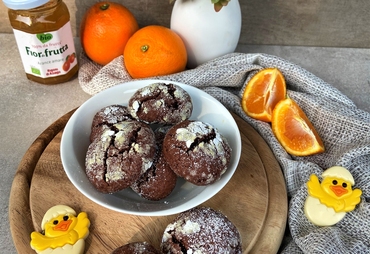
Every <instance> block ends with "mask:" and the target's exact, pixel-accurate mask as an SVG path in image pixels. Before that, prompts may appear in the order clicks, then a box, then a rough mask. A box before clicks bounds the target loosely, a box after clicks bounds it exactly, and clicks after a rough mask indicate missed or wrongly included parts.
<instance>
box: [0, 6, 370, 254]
mask: <svg viewBox="0 0 370 254" xmlns="http://www.w3.org/2000/svg"><path fill="white" fill-rule="evenodd" d="M232 1H233V0H232ZM94 2H96V1H89V0H83V1H71V0H67V1H66V3H67V5H68V7H69V9H70V12H71V17H72V18H71V20H72V25H73V30H74V33H75V35H78V32H77V31H78V29H76V27H78V26H79V22H80V19H81V15H82V13H83V12H84V11H85V10H86V9H87V6H90V5H91V4H92V3H94ZM121 2H122V3H123V4H125V5H126V6H127V7H128V8H130V9H131V10H132V12H133V13H134V14H135V15H136V16H137V19H138V20H139V23H140V25H141V26H143V25H147V24H162V25H165V26H168V24H169V19H170V12H171V8H172V6H171V5H170V4H168V1H167V0H163V1H148V0H145V1H144V0H138V1H121ZM240 3H241V6H242V13H243V27H242V34H241V38H240V41H239V43H240V44H239V46H238V48H237V50H236V51H238V52H245V53H267V54H272V55H277V56H280V57H282V58H285V59H287V60H289V61H291V62H293V63H295V64H298V65H300V66H302V67H303V68H305V69H307V70H308V71H310V72H312V73H313V74H315V75H316V76H318V77H320V78H322V79H323V80H325V81H326V82H328V83H329V84H332V85H333V86H335V87H336V88H338V89H339V90H340V91H341V92H343V93H344V94H345V95H347V96H348V97H349V98H350V99H352V100H353V101H354V102H355V104H356V105H357V106H358V107H359V108H361V109H363V110H366V111H369V112H370V71H369V70H370V68H369V67H370V49H369V48H370V16H369V15H368V13H367V12H366V10H369V9H370V1H366V0H363V1H360V0H353V1H348V0H340V1H337V0H326V1H319V0H314V1H302V0H285V1H280V0H278V1H268V0H262V1H251V0H246V1H244V0H240ZM76 46H77V48H79V47H80V45H79V41H78V40H76ZM0 56H1V57H0V66H1V67H2V68H0V87H1V91H0V143H1V146H0V169H1V172H2V175H1V177H0V191H1V195H0V216H1V220H0V249H1V251H0V252H1V253H9V254H11V253H16V250H15V248H14V246H13V243H12V239H11V236H10V231H9V221H8V203H9V192H10V188H11V184H12V179H13V177H14V174H15V171H16V169H17V167H18V164H19V162H20V160H21V158H22V156H23V155H24V153H25V152H26V150H27V148H28V147H29V146H30V145H31V144H32V142H33V141H34V140H35V138H36V137H37V136H38V135H39V134H40V133H41V132H42V131H43V130H45V129H46V128H47V127H48V126H49V125H50V124H51V123H53V122H54V121H55V120H57V119H58V118H59V117H61V116H62V115H64V114H65V113H66V112H68V111H70V110H71V109H73V108H75V107H77V106H79V105H81V104H82V103H83V102H84V101H85V100H87V99H88V98H89V97H90V96H89V95H87V94H85V93H84V92H83V91H82V90H81V88H80V86H79V84H78V81H77V79H73V80H72V81H70V82H67V83H64V84H59V85H53V86H45V85H40V84H37V83H33V82H31V81H28V80H27V79H26V77H25V74H24V71H23V67H22V64H21V60H20V57H19V53H18V49H17V47H16V44H15V40H14V36H13V34H12V31H11V27H10V25H9V22H8V18H7V15H6V8H5V7H4V5H3V4H2V3H1V4H0Z"/></svg>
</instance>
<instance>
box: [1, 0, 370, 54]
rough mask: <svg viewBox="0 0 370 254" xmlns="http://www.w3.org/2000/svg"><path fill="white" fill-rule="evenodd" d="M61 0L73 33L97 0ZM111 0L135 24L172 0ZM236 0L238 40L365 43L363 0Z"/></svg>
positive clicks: (167, 8) (161, 14)
mask: <svg viewBox="0 0 370 254" xmlns="http://www.w3.org/2000/svg"><path fill="white" fill-rule="evenodd" d="M63 1H64V2H65V3H66V5H67V6H68V9H69V12H70V14H71V24H72V29H73V33H74V34H75V35H76V36H78V34H79V27H80V23H81V20H82V17H83V15H84V13H85V12H86V10H87V9H88V8H89V7H90V6H91V5H93V4H94V3H96V2H98V1H99V0H78V1H76V0H63ZM113 1H114V2H119V3H121V4H123V5H124V6H126V7H127V8H128V9H129V10H130V11H131V12H132V13H133V14H134V15H135V17H136V19H137V20H138V23H139V25H140V26H146V25H149V24H157V25H164V26H167V27H169V25H170V19H171V11H172V6H173V4H169V0H161V1H152V0H136V1H129V0H113ZM182 1H184V0H182ZM206 1H209V2H211V0H206ZM239 4H240V6H241V11H242V14H243V15H242V19H243V24H242V31H241V35H240V40H239V41H240V43H242V44H248V45H252V44H256V45H289V46H292V45H295V46H333V47H352V48H370V40H369V38H370V26H369V24H370V15H369V13H368V12H369V9H370V1H368V0H350V1H349V0H325V1H320V0H314V1H305V0H277V1H276V0H275V1H271V0H258V1H255V0H239ZM210 7H211V5H210ZM221 11H222V10H221ZM215 25H217V21H215ZM11 32H12V29H11V26H10V24H9V19H8V15H7V8H6V7H5V5H4V4H3V3H0V33H11Z"/></svg>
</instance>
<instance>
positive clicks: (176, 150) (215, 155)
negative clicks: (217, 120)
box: [163, 120, 231, 186]
mask: <svg viewBox="0 0 370 254" xmlns="http://www.w3.org/2000/svg"><path fill="white" fill-rule="evenodd" d="M163 155H164V157H165V159H166V161H167V162H168V164H169V165H170V167H171V169H172V170H173V171H174V172H175V173H176V174H177V175H178V176H181V177H183V178H185V179H186V180H187V181H189V182H191V183H193V184H195V185H200V186H202V185H209V184H212V183H214V182H216V181H217V180H219V179H220V177H221V175H222V174H224V173H225V171H226V170H227V167H228V165H229V162H230V157H231V147H230V146H229V144H228V142H227V140H226V139H225V138H224V137H223V136H222V135H221V134H220V133H219V132H218V130H217V129H215V128H214V127H213V126H212V125H210V124H208V123H204V122H202V121H192V120H186V121H183V122H181V123H179V124H177V125H175V126H173V127H172V128H171V129H170V130H169V131H168V133H167V134H166V136H165V138H164V141H163Z"/></svg>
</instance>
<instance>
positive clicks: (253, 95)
mask: <svg viewBox="0 0 370 254" xmlns="http://www.w3.org/2000/svg"><path fill="white" fill-rule="evenodd" d="M285 96H286V85H285V78H284V76H283V74H282V73H281V72H280V71H279V70H278V69H277V68H267V69H263V70H261V71H259V72H257V73H256V74H255V75H254V76H253V77H252V78H251V79H250V81H249V82H248V84H247V86H246V88H245V90H244V93H243V97H242V100H241V105H242V108H243V110H244V112H245V113H246V114H247V115H248V116H250V117H253V118H255V119H258V120H261V121H265V122H271V114H272V110H273V109H274V107H275V105H276V104H277V103H278V102H279V101H281V100H283V99H285Z"/></svg>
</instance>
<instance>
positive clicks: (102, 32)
mask: <svg viewBox="0 0 370 254" xmlns="http://www.w3.org/2000/svg"><path fill="white" fill-rule="evenodd" d="M137 30H139V25H138V23H137V21H136V19H135V17H134V15H133V14H132V13H131V12H130V11H129V10H128V9H127V8H126V7H125V6H123V5H121V4H119V3H114V2H98V3H96V4H94V5H93V6H91V7H90V8H89V9H88V10H87V12H86V13H85V15H84V18H83V20H82V23H81V30H80V32H81V45H82V48H83V50H84V51H85V53H86V55H87V56H88V57H89V58H90V59H91V60H93V61H94V62H96V63H98V64H101V65H106V64H107V63H109V62H110V61H112V60H113V59H114V58H116V57H118V56H120V55H122V52H123V50H124V48H125V46H126V43H127V41H128V39H129V38H130V37H131V36H132V35H133V34H134V33H135V32H136V31H137Z"/></svg>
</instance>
